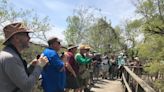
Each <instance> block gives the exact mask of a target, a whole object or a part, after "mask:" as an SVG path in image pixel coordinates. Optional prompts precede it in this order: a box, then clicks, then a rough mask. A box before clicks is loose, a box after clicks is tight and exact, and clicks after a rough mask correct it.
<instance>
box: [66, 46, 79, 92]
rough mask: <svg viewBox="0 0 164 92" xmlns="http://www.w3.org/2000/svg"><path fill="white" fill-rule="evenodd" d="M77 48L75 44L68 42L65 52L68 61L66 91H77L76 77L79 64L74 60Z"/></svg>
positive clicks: (77, 82)
mask: <svg viewBox="0 0 164 92" xmlns="http://www.w3.org/2000/svg"><path fill="white" fill-rule="evenodd" d="M77 48H78V46H77V45H73V44H69V45H68V48H67V49H68V51H67V52H65V55H66V57H67V62H68V66H67V67H66V87H65V88H66V92H69V90H70V89H74V92H79V88H80V85H79V81H78V79H77V76H78V74H79V73H78V67H79V66H78V64H77V62H76V60H75V54H76V51H77Z"/></svg>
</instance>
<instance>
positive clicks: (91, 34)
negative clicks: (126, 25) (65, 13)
mask: <svg viewBox="0 0 164 92" xmlns="http://www.w3.org/2000/svg"><path fill="white" fill-rule="evenodd" d="M91 11H97V10H96V9H93V8H83V7H81V8H80V9H78V10H77V11H76V12H75V15H74V16H69V17H68V18H67V23H68V27H67V29H66V30H65V32H64V35H65V37H66V41H67V43H73V44H81V43H84V44H89V45H90V46H91V47H92V48H93V49H94V50H96V51H99V52H101V53H103V52H108V51H112V50H114V49H117V48H119V47H120V46H119V45H120V44H119V38H120V37H119V33H120V30H119V29H117V31H116V30H115V29H114V28H112V27H111V23H110V22H108V21H107V20H106V18H105V17H95V16H94V13H93V12H91ZM98 12H99V11H98ZM95 15H98V14H95Z"/></svg>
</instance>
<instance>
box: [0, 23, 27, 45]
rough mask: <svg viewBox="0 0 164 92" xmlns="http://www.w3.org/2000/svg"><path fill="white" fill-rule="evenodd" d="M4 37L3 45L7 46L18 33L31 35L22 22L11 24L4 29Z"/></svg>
mask: <svg viewBox="0 0 164 92" xmlns="http://www.w3.org/2000/svg"><path fill="white" fill-rule="evenodd" d="M3 32H4V36H5V41H4V42H3V44H4V45H5V44H6V43H7V41H8V40H9V39H10V38H11V37H12V36H13V35H14V34H17V33H30V31H28V29H27V27H25V25H24V24H23V23H21V22H18V23H11V24H9V25H7V26H5V27H4V28H3Z"/></svg>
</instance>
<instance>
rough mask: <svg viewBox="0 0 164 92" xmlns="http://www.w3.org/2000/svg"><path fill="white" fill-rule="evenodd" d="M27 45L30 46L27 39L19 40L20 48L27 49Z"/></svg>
mask: <svg viewBox="0 0 164 92" xmlns="http://www.w3.org/2000/svg"><path fill="white" fill-rule="evenodd" d="M29 47H30V43H29V42H27V41H24V42H21V44H20V48H22V49H27V48H29Z"/></svg>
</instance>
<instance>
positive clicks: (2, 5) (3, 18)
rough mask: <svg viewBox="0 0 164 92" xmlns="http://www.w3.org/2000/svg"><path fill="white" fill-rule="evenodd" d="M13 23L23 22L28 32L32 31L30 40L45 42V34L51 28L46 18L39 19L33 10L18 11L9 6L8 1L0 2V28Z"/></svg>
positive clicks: (1, 0) (0, 0)
mask: <svg viewBox="0 0 164 92" xmlns="http://www.w3.org/2000/svg"><path fill="white" fill-rule="evenodd" d="M15 21H23V22H24V23H25V25H27V27H28V28H29V29H30V30H32V31H34V33H33V34H32V35H31V37H32V38H34V39H39V40H41V41H44V42H46V41H47V38H46V35H45V32H47V31H49V30H50V28H51V27H50V24H49V19H48V17H44V18H39V16H38V15H37V14H36V13H34V11H33V10H23V9H19V10H18V9H15V8H13V6H10V4H8V0H0V24H1V25H0V28H3V27H4V26H5V25H6V24H9V23H13V22H15ZM0 35H2V31H0Z"/></svg>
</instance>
